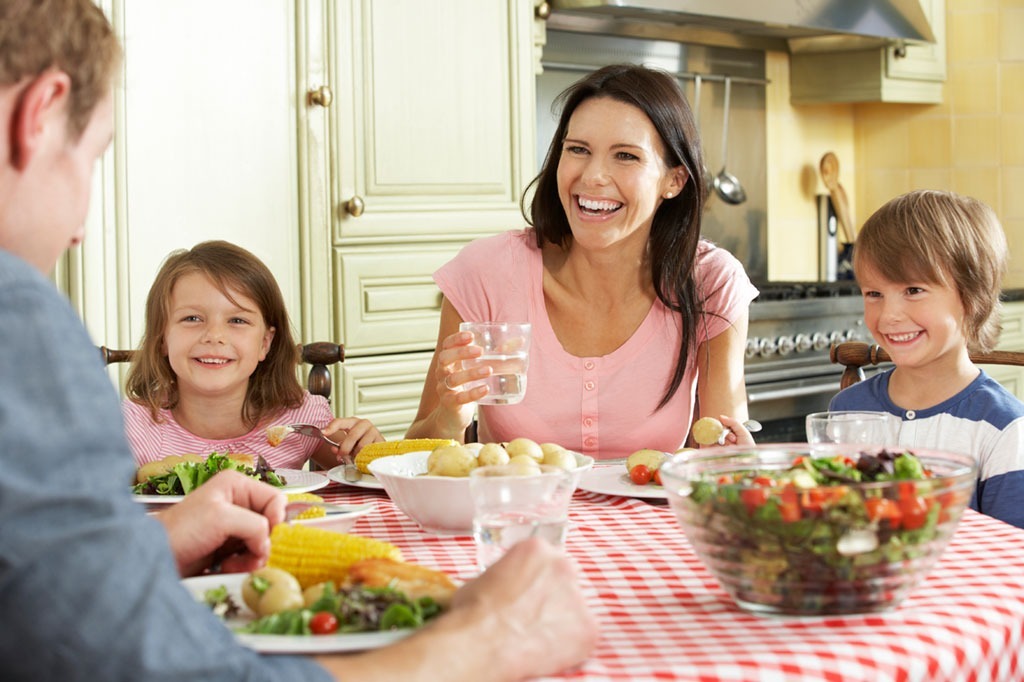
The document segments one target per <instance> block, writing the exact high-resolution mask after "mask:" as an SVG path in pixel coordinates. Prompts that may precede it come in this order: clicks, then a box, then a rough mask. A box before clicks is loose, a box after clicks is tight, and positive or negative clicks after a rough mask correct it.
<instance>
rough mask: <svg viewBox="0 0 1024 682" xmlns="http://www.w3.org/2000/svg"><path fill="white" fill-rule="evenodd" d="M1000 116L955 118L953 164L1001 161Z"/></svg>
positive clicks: (973, 164)
mask: <svg viewBox="0 0 1024 682" xmlns="http://www.w3.org/2000/svg"><path fill="white" fill-rule="evenodd" d="M998 140H999V117H998V116H969V117H966V116H956V117H954V118H953V165H954V166H956V167H957V168H961V167H964V166H993V165H996V164H998V163H999V151H998Z"/></svg>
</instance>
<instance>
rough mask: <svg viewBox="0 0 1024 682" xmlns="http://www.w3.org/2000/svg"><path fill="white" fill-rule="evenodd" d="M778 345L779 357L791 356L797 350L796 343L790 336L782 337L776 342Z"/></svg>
mask: <svg viewBox="0 0 1024 682" xmlns="http://www.w3.org/2000/svg"><path fill="white" fill-rule="evenodd" d="M776 345H777V347H778V350H779V355H789V354H790V353H792V352H793V349H794V348H796V342H795V341H793V339H792V338H791V337H789V336H780V337H779V340H778V341H776Z"/></svg>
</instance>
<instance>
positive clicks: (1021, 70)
mask: <svg viewBox="0 0 1024 682" xmlns="http://www.w3.org/2000/svg"><path fill="white" fill-rule="evenodd" d="M1022 1H1024V0H1022ZM1021 41H1022V42H1024V31H1022V32H1021ZM999 113H1002V114H1024V63H1021V62H1013V63H1003V64H1000V65H999Z"/></svg>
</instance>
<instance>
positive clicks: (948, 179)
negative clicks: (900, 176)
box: [910, 168, 953, 191]
mask: <svg viewBox="0 0 1024 682" xmlns="http://www.w3.org/2000/svg"><path fill="white" fill-rule="evenodd" d="M910 188H911V189H941V190H946V191H952V190H953V169H951V168H929V169H919V168H918V169H913V168H912V169H911V170H910Z"/></svg>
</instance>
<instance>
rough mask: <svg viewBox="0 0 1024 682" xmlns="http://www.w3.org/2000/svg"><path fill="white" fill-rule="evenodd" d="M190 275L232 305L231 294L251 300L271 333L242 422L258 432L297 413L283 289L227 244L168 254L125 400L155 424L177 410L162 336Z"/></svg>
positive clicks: (294, 352)
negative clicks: (268, 421)
mask: <svg viewBox="0 0 1024 682" xmlns="http://www.w3.org/2000/svg"><path fill="white" fill-rule="evenodd" d="M193 273H200V274H203V275H206V276H207V277H209V278H210V281H212V282H213V284H214V286H216V287H217V289H218V290H219V291H220V292H221V293H222V294H224V295H225V296H227V297H228V299H230V300H231V301H232V302H234V303H237V301H235V299H234V296H233V295H232V291H235V292H238V293H241V294H244V295H245V296H247V297H248V298H251V299H252V300H253V301H254V302H255V303H256V306H257V308H258V309H259V312H260V314H261V315H263V320H264V321H265V322H266V324H267V327H268V328H271V327H272V328H273V329H274V330H275V332H274V338H273V339H272V340H271V342H270V349H269V350H268V351H267V357H266V358H265V359H264V360H263V361H262V362H260V363H259V364H258V365H257V366H256V370H255V371H254V372H253V374H252V376H251V377H250V378H249V386H248V388H247V389H246V394H245V403H244V405H243V406H242V419H243V420H244V421H245V422H246V423H247V424H249V425H250V426H256V424H258V423H259V422H260V421H261V420H262V419H263V418H264V417H267V416H270V415H272V414H274V413H276V412H278V411H280V410H282V409H284V408H293V407H298V406H299V405H300V404H301V403H302V399H303V397H304V389H303V388H302V385H301V384H300V383H299V380H298V377H297V376H296V372H295V369H296V367H297V365H298V362H299V351H298V348H297V346H296V345H295V341H294V339H293V336H292V332H291V323H290V322H289V320H288V311H287V310H286V309H285V305H284V297H283V296H282V295H281V289H280V287H278V285H277V281H276V280H275V279H274V275H273V274H271V272H270V270H269V269H268V268H267V266H266V265H264V263H263V261H261V260H260V259H259V258H257V257H256V256H254V255H253V254H251V253H250V252H248V251H246V250H245V249H243V248H242V247H240V246H236V245H234V244H231V243H229V242H225V241H208V242H202V243H200V244H196V245H195V246H194V247H192V249H191V250H180V251H175V252H173V253H171V255H169V256H168V257H167V259H166V260H165V261H164V264H163V266H161V268H160V272H158V273H157V275H156V280H154V282H153V286H152V288H150V290H149V295H148V297H147V298H146V330H145V333H144V334H143V336H142V341H141V342H140V343H139V348H138V349H137V351H136V353H135V357H134V358H133V361H132V366H131V368H130V369H129V371H128V378H127V381H126V392H127V394H128V397H129V398H131V399H132V400H134V401H135V402H137V403H139V404H141V405H146V406H148V407H149V409H150V412H151V414H152V415H153V420H154V421H159V420H160V419H159V411H160V409H162V408H166V409H171V408H173V407H175V406H176V405H177V404H178V399H179V394H178V384H177V377H176V376H175V374H174V370H173V369H171V363H170V362H169V361H168V359H167V355H166V354H165V353H164V345H165V344H164V334H165V332H166V329H167V323H168V319H169V317H170V305H171V292H172V291H173V290H174V285H175V284H177V282H178V280H179V279H181V278H182V277H183V276H185V275H190V274H193Z"/></svg>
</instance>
